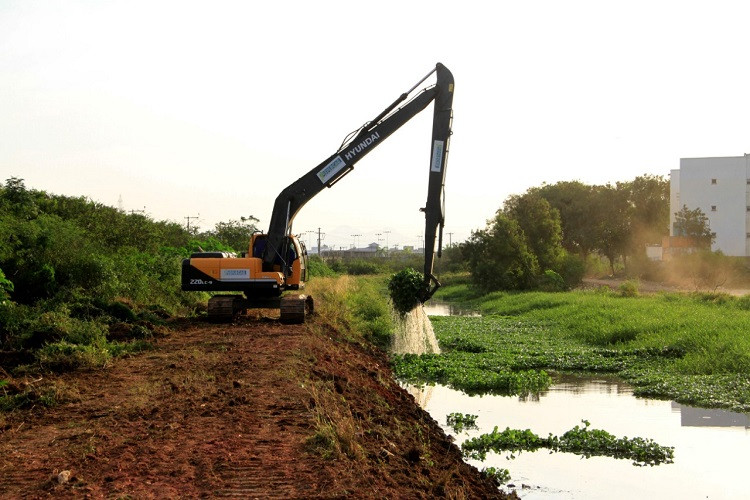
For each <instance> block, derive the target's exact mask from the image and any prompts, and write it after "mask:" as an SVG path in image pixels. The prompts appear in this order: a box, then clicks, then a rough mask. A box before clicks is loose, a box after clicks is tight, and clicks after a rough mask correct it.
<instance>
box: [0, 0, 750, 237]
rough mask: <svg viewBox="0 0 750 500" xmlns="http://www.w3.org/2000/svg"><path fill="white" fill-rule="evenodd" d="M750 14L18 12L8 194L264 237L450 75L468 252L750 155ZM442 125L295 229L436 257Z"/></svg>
mask: <svg viewBox="0 0 750 500" xmlns="http://www.w3.org/2000/svg"><path fill="white" fill-rule="evenodd" d="M749 14H750V4H748V3H747V2H740V1H737V2H722V1H716V0H712V1H710V2H709V1H706V2H691V1H669V2H667V1H661V2H660V1H654V0H652V1H646V2H639V1H633V0H628V1H623V2H612V1H602V0H598V1H591V2H580V1H565V2H562V1H559V0H554V1H528V2H518V1H514V2H505V1H494V2H471V1H468V0H467V1H464V2H455V1H454V2H443V1H439V0H430V1H403V0H400V1H390V0H381V1H377V2H351V1H348V2H344V1H341V2H338V1H337V2H326V1H319V2H309V1H306V2H296V1H286V2H262V3H261V2H250V1H243V2H220V1H214V2H187V1H179V2H177V1H175V2H161V1H153V0H150V1H144V2H138V1H121V2H120V1H117V2H114V1H93V0H92V1H80V0H78V1H74V0H69V1H62V2H61V1H54V2H52V1H50V2H44V1H32V0H19V1H9V0H0V181H4V180H5V179H7V178H8V177H11V176H15V177H21V178H23V179H25V182H26V185H27V186H28V187H32V188H36V189H43V190H47V191H50V192H53V193H58V194H66V195H83V196H87V197H89V198H91V199H93V200H96V201H99V202H102V203H105V204H108V205H112V206H117V205H118V200H119V199H120V197H121V198H122V204H123V207H124V208H125V209H126V210H140V209H143V208H144V207H145V210H146V212H147V213H148V214H149V215H150V216H152V217H153V218H155V219H169V220H174V221H178V222H184V217H186V216H197V215H198V214H200V222H199V224H200V225H201V227H203V228H210V227H212V226H213V224H214V223H215V222H217V221H222V220H223V221H226V220H229V219H239V218H240V216H243V215H254V216H256V217H258V218H259V219H260V227H261V228H263V229H267V226H268V222H269V219H270V212H271V208H272V206H273V200H274V199H275V197H276V195H277V194H278V193H279V192H280V191H281V190H282V189H283V188H284V187H285V186H287V185H288V184H290V183H292V182H293V181H294V180H296V179H297V178H298V177H300V176H302V175H303V174H305V173H306V172H307V171H309V170H310V169H311V168H313V167H314V166H316V165H317V164H318V163H320V162H321V161H322V160H323V159H325V158H326V157H327V156H329V155H330V154H332V153H333V152H334V151H335V150H336V149H337V148H338V146H339V144H340V143H341V141H342V139H343V138H344V136H345V135H346V134H347V133H348V132H350V131H352V130H354V129H356V128H358V127H359V126H360V125H362V124H363V123H364V122H365V121H367V120H370V119H371V118H373V117H374V116H375V115H377V114H378V113H379V112H380V111H381V110H382V109H383V108H385V106H387V105H388V104H390V103H391V102H392V101H393V100H395V99H396V98H397V97H398V96H399V95H400V94H401V93H402V92H403V91H405V90H408V89H409V88H410V87H411V86H412V85H413V84H414V83H416V82H417V81H418V80H419V79H420V78H421V77H422V76H424V75H425V74H426V73H427V72H428V71H430V70H431V69H432V68H433V67H434V65H435V63H436V62H438V61H439V62H442V63H443V64H445V65H446V66H447V67H448V68H450V69H451V71H452V72H453V74H454V77H455V80H456V90H455V98H454V122H453V138H452V142H451V152H450V158H449V164H448V171H447V179H446V184H447V185H446V196H447V199H446V203H447V218H446V232H450V233H453V234H452V236H451V238H452V240H453V241H454V242H455V241H461V240H463V239H465V238H466V237H468V236H469V234H470V232H471V230H472V229H478V228H482V227H484V225H485V221H486V220H487V219H488V218H490V217H491V216H492V215H493V214H494V212H495V211H496V210H497V209H498V208H500V206H501V205H502V202H503V200H504V199H505V198H506V197H507V196H508V195H510V194H514V193H523V192H524V191H526V189H528V188H529V187H531V186H538V185H540V184H542V183H543V182H547V183H555V182H557V181H560V180H581V181H583V182H586V183H592V184H593V183H607V182H615V181H620V180H631V179H633V178H634V177H636V176H637V175H641V174H644V173H650V174H657V175H665V176H666V175H668V173H669V170H670V169H672V168H678V166H679V159H680V158H681V157H698V156H737V155H742V154H744V153H745V152H750V120H748V118H747V117H748V110H749V109H750V91H748V81H749V80H748V76H749V74H750V70H749V69H748V68H749V67H748V63H747V61H748V47H750V43H749V42H748V30H747V21H748V19H750V15H749ZM432 81H433V80H430V83H432ZM431 115H432V113H431V107H430V108H428V110H426V111H425V112H423V113H422V114H421V115H420V116H419V117H417V118H416V119H414V120H412V121H411V122H410V123H408V124H407V125H406V126H405V127H404V128H402V129H401V130H400V131H398V132H396V133H395V134H394V135H393V136H392V137H391V138H389V139H388V141H386V142H384V143H383V144H382V145H381V146H380V147H379V148H377V149H376V150H374V151H373V152H372V153H370V154H369V155H368V156H367V157H366V158H365V159H363V160H362V161H360V162H359V163H358V164H357V166H356V168H355V170H354V172H352V173H351V174H350V175H349V176H347V177H346V178H345V179H344V180H343V181H341V182H340V183H339V184H337V185H336V186H334V187H333V188H332V189H330V190H324V191H323V192H322V193H320V194H319V195H318V196H317V197H316V198H315V199H313V200H312V201H311V202H310V203H309V204H308V205H307V206H306V207H305V208H304V209H303V210H302V212H301V213H300V215H299V216H298V217H297V219H296V221H295V226H294V230H295V232H297V233H302V232H305V231H312V230H317V228H318V227H320V228H321V229H322V231H323V232H324V233H326V235H327V236H326V239H325V242H326V243H329V244H333V245H336V246H349V245H350V244H352V243H353V242H354V238H353V237H352V236H351V235H352V234H361V235H362V236H361V237H359V238H357V240H358V241H357V243H359V245H360V246H364V245H365V244H367V243H369V242H373V241H376V240H377V237H376V236H375V233H382V232H384V231H391V233H390V234H389V236H388V238H389V241H388V242H389V243H390V245H394V244H399V245H415V244H418V243H419V239H418V235H421V234H422V233H423V231H424V216H423V214H421V213H420V212H419V211H418V209H419V208H420V207H422V206H424V202H425V199H426V186H427V173H428V171H429V153H430V149H429V145H430V134H431ZM382 238H385V236H383V237H382ZM447 239H448V236H447V235H446V240H447ZM381 244H385V241H381Z"/></svg>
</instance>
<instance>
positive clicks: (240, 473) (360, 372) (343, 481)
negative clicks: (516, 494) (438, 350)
mask: <svg viewBox="0 0 750 500" xmlns="http://www.w3.org/2000/svg"><path fill="white" fill-rule="evenodd" d="M27 382H29V381H27ZM13 383H14V384H21V383H23V381H20V380H14V381H13ZM30 383H33V384H36V385H37V386H44V387H48V388H50V390H54V391H55V394H56V397H57V399H58V400H60V401H61V402H60V403H58V404H57V405H55V406H53V407H51V408H43V407H42V406H41V405H40V406H37V407H35V408H32V409H28V410H23V411H16V412H13V413H10V414H4V415H3V416H1V417H0V497H2V498H17V497H23V498H44V497H55V498H65V497H75V498H82V497H91V498H104V497H106V498H186V497H238V498H309V497H323V498H331V497H341V496H346V495H354V496H355V497H372V498H374V497H378V498H420V497H421V498H428V497H434V496H448V497H453V498H488V497H501V496H502V494H501V493H498V492H497V490H496V488H494V485H493V484H492V483H491V481H490V480H487V479H485V478H483V477H481V476H480V475H479V474H478V473H477V471H476V469H474V468H471V467H469V466H467V465H466V464H464V463H463V462H461V460H460V453H459V451H458V449H457V448H456V447H455V446H454V445H453V444H451V443H450V442H449V441H448V440H447V439H446V437H445V435H444V434H443V433H442V431H441V430H440V429H439V427H438V426H437V424H436V423H435V422H434V421H433V420H432V419H431V418H430V417H429V415H427V414H426V413H425V412H423V411H422V410H421V409H420V408H419V407H418V406H417V405H416V404H415V403H414V401H413V399H412V397H411V396H409V395H408V394H407V393H406V392H405V391H403V390H402V389H401V388H399V387H398V385H397V384H396V383H395V382H394V381H393V379H392V377H391V374H390V371H389V369H388V368H387V362H386V360H385V359H384V357H383V356H382V354H380V353H378V352H376V351H373V350H371V349H370V348H369V347H367V346H366V345H360V344H358V343H355V342H350V341H348V340H346V339H344V338H341V335H339V334H338V333H337V332H335V331H331V330H330V329H327V327H325V326H324V325H320V324H317V325H315V324H313V325H312V326H286V325H281V324H279V323H278V322H276V321H273V320H270V319H243V320H241V321H240V322H238V323H236V324H232V325H211V324H208V323H201V322H184V323H179V324H175V325H173V326H172V328H171V332H170V333H169V334H168V335H166V336H164V337H163V338H159V339H157V341H156V342H155V349H154V350H152V351H148V352H145V353H142V354H139V355H137V356H133V357H130V358H126V359H118V360H116V361H114V362H113V363H112V364H111V366H109V367H107V368H105V369H103V370H100V371H92V372H86V373H74V374H64V375H57V376H55V375H46V376H44V378H43V379H42V380H35V381H30ZM65 471H69V474H68V473H67V472H65Z"/></svg>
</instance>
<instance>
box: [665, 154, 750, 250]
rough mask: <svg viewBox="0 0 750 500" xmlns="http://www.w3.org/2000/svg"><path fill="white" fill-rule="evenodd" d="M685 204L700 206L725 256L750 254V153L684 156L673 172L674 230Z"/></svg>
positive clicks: (715, 247) (716, 245) (671, 210)
mask: <svg viewBox="0 0 750 500" xmlns="http://www.w3.org/2000/svg"><path fill="white" fill-rule="evenodd" d="M683 205H686V206H687V207H688V209H690V210H694V209H696V208H700V209H701V211H702V212H703V213H704V214H706V217H708V220H709V222H710V225H711V232H713V233H715V234H716V239H715V241H714V244H713V246H712V247H711V248H712V250H721V251H722V252H723V253H724V254H725V255H732V256H750V156H749V155H747V154H745V155H744V156H726V157H715V158H680V168H679V169H678V170H672V171H671V172H670V198H669V213H670V218H669V227H670V232H669V234H670V235H671V236H678V235H676V234H675V233H674V222H675V216H674V214H675V212H679V211H680V209H682V207H683Z"/></svg>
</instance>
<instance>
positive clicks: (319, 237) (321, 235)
mask: <svg viewBox="0 0 750 500" xmlns="http://www.w3.org/2000/svg"><path fill="white" fill-rule="evenodd" d="M325 235H326V234H325V233H321V232H320V228H318V256H319V257H322V255H321V254H320V240H321V239H322V237H324V236H325Z"/></svg>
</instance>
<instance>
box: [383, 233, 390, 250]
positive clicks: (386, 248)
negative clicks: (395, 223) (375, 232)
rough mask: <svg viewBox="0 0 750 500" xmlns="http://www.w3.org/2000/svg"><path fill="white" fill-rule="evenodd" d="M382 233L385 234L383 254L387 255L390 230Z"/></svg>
mask: <svg viewBox="0 0 750 500" xmlns="http://www.w3.org/2000/svg"><path fill="white" fill-rule="evenodd" d="M383 234H384V235H385V254H386V255H388V252H390V249H389V248H388V235H389V234H391V232H390V231H383Z"/></svg>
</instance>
